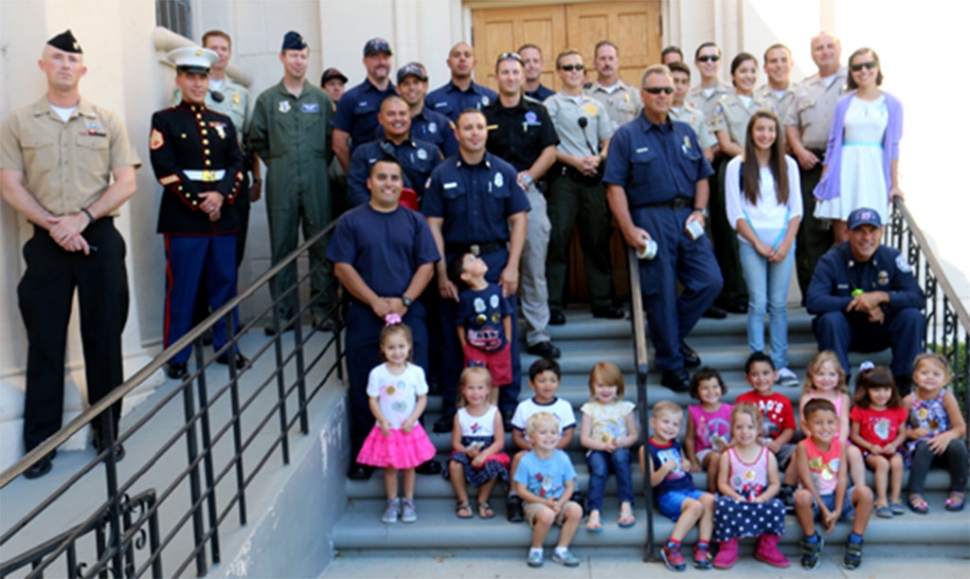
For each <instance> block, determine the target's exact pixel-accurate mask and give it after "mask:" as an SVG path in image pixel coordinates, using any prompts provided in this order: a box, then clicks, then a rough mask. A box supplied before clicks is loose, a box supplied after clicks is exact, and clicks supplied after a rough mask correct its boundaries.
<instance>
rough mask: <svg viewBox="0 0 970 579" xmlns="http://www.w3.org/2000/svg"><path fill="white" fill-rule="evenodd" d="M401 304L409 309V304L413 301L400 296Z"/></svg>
mask: <svg viewBox="0 0 970 579" xmlns="http://www.w3.org/2000/svg"><path fill="white" fill-rule="evenodd" d="M401 303H402V304H404V307H406V308H410V307H411V304H413V303H414V300H412V299H411V298H409V297H408V296H401Z"/></svg>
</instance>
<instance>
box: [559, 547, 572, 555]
mask: <svg viewBox="0 0 970 579" xmlns="http://www.w3.org/2000/svg"><path fill="white" fill-rule="evenodd" d="M568 552H569V547H556V555H559V556H560V557H562V556H564V555H565V554H566V553H568Z"/></svg>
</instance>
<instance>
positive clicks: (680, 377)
mask: <svg viewBox="0 0 970 579" xmlns="http://www.w3.org/2000/svg"><path fill="white" fill-rule="evenodd" d="M660 383H661V384H663V385H664V386H666V387H667V388H670V389H671V390H673V391H674V392H687V391H688V390H690V376H688V375H687V370H684V369H683V368H680V369H678V370H664V371H663V375H662V376H661V378H660Z"/></svg>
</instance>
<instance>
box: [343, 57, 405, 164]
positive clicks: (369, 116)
mask: <svg viewBox="0 0 970 579" xmlns="http://www.w3.org/2000/svg"><path fill="white" fill-rule="evenodd" d="M393 54H394V53H393V52H391V45H390V44H389V43H388V42H387V41H386V40H384V39H383V38H371V39H370V40H368V41H367V44H365V45H364V68H366V69H367V78H365V79H364V82H362V83H360V84H359V85H357V86H355V87H354V88H352V89H350V90H348V91H347V92H345V93H344V94H343V96H342V97H340V102H338V103H337V112H336V114H335V116H334V119H333V153H334V155H336V156H337V159H339V160H340V166H341V167H343V169H344V171H345V172H346V171H349V170H350V158H351V155H352V154H353V152H354V149H356V148H357V147H359V146H361V145H363V144H364V143H368V142H370V141H373V140H374V138H375V136H376V130H377V111H378V110H380V107H381V103H382V102H384V99H385V98H387V97H389V96H391V95H392V94H394V93H395V90H394V83H392V82H391V56H392V55H393Z"/></svg>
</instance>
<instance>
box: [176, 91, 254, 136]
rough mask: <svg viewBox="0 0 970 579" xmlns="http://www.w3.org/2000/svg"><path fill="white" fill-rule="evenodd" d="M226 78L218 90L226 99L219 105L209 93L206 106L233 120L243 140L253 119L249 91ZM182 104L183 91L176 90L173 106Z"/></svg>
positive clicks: (206, 96)
mask: <svg viewBox="0 0 970 579" xmlns="http://www.w3.org/2000/svg"><path fill="white" fill-rule="evenodd" d="M224 78H225V82H224V83H223V85H222V88H220V89H218V90H219V92H220V93H222V96H223V97H224V98H223V99H222V102H221V103H217V102H216V101H215V100H214V99H213V98H212V92H211V91H209V92H208V93H206V95H205V106H206V108H208V109H210V110H213V111H215V112H217V113H222V114H224V115H226V116H227V117H229V118H230V119H232V124H233V125H235V127H236V134H237V135H239V138H242V136H243V135H245V134H246V131H247V130H248V129H249V120H250V119H251V118H252V107H250V106H249V105H250V100H249V89H247V88H246V87H244V86H243V85H241V84H239V83H238V82H236V81H234V80H232V79H231V78H229V77H228V76H226V77H224ZM213 90H215V89H213ZM180 102H182V91H181V90H180V89H178V88H176V89H175V92H174V93H172V105H173V106H174V105H177V104H179V103H180Z"/></svg>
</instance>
